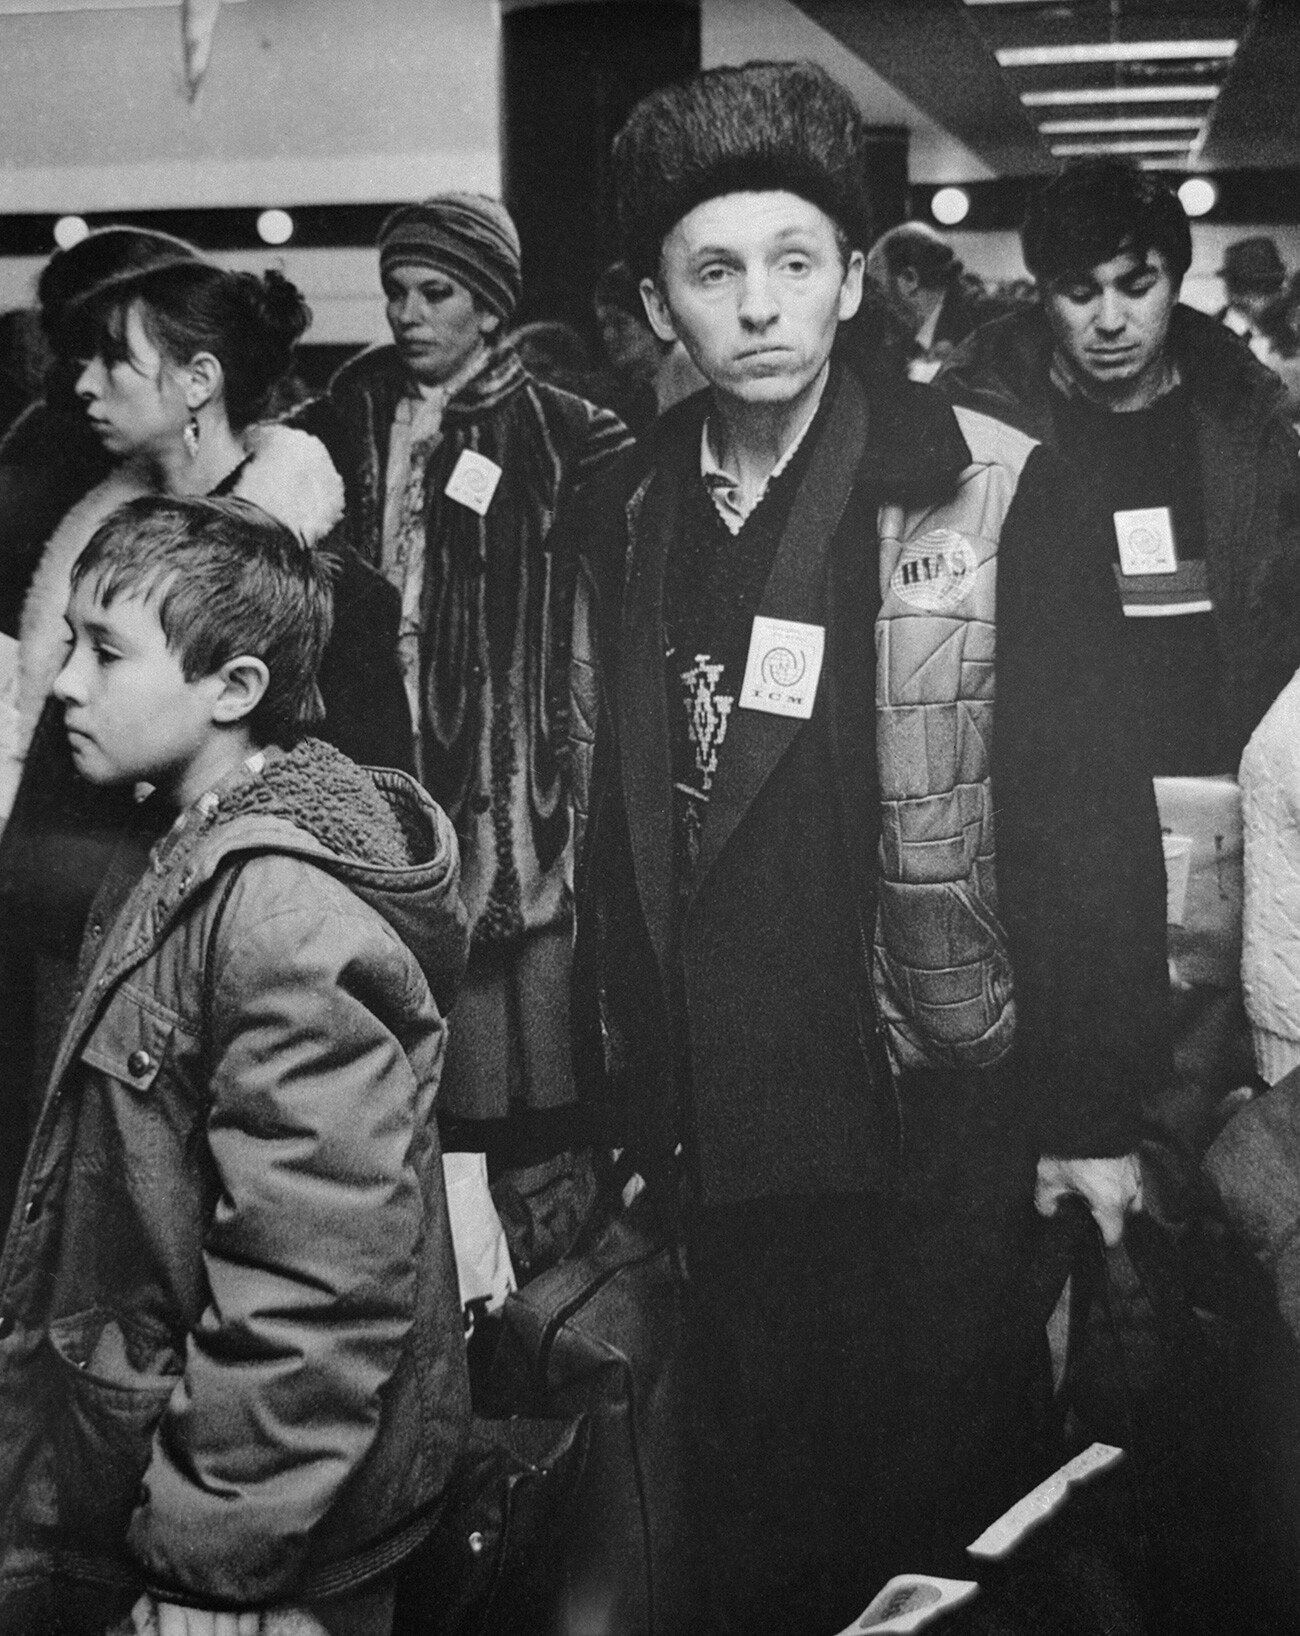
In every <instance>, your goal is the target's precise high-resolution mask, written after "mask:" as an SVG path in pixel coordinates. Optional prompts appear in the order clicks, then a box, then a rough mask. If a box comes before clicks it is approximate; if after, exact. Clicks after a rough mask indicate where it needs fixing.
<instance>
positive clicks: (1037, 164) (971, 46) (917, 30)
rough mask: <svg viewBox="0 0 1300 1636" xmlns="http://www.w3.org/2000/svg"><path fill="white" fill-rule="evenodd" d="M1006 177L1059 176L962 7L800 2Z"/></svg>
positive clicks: (906, 0) (916, 1)
mask: <svg viewBox="0 0 1300 1636" xmlns="http://www.w3.org/2000/svg"><path fill="white" fill-rule="evenodd" d="M794 3H795V4H796V5H797V6H798V8H799V10H800V11H802V12H804V13H805V14H806V15H807V16H809V17H811V18H812V20H813V21H814V22H815V23H818V24H820V26H821V27H822V28H824V29H825V30H826V32H827V33H828V34H832V35H834V36H835V38H836V39H837V40H839V41H840V43H841V44H842V45H844V46H847V48H848V49H849V50H850V51H852V52H853V53H854V54H855V55H856V56H858V57H860V58H861V59H862V61H863V62H865V63H866V64H867V65H868V66H869V67H871V68H873V69H874V70H875V72H876V73H877V74H879V75H880V76H881V78H882V79H886V80H888V81H889V82H890V84H891V85H893V86H894V87H895V89H897V90H898V91H900V92H901V93H902V94H903V95H904V96H905V97H907V98H908V100H909V101H911V102H913V103H915V104H916V106H917V107H918V108H920V109H921V110H922V112H923V113H925V114H927V115H928V116H929V117H930V118H931V119H933V120H934V121H935V123H936V124H938V125H942V126H943V128H944V129H945V130H946V131H950V132H951V133H952V135H953V136H955V137H956V138H957V139H958V141H960V142H962V143H964V144H965V146H966V147H968V148H970V149H971V150H972V152H974V153H976V154H977V155H978V156H979V157H980V158H981V159H983V160H984V162H985V163H986V164H987V165H989V166H990V167H991V168H992V169H993V170H994V171H995V172H996V173H997V174H998V175H1001V176H1026V175H1041V174H1044V173H1047V172H1050V171H1052V170H1054V169H1055V166H1054V164H1053V161H1052V157H1051V155H1050V154H1049V152H1048V151H1047V147H1046V144H1045V143H1044V142H1043V141H1042V140H1041V139H1040V137H1039V135H1038V132H1037V129H1036V127H1035V126H1034V124H1033V122H1032V120H1030V118H1029V116H1028V115H1027V114H1026V113H1025V110H1024V108H1023V107H1022V106H1021V103H1020V99H1019V97H1017V96H1016V94H1015V92H1014V91H1013V90H1012V89H1011V87H1010V85H1009V84H1008V82H1007V79H1006V77H1005V76H1004V75H1003V73H1002V70H1001V69H1000V68H999V67H998V64H997V61H996V59H995V58H994V56H993V53H992V52H991V51H990V50H989V48H988V46H987V45H986V44H985V43H984V38H983V36H982V35H981V34H980V32H979V30H978V29H977V28H976V27H975V25H974V23H973V22H972V21H971V19H970V18H969V16H968V15H967V12H966V7H965V6H964V5H962V4H961V0H870V3H869V4H866V5H864V4H863V3H862V0H794Z"/></svg>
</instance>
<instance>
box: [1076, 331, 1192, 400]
mask: <svg viewBox="0 0 1300 1636" xmlns="http://www.w3.org/2000/svg"><path fill="white" fill-rule="evenodd" d="M1048 375H1049V378H1050V380H1051V382H1052V385H1053V387H1054V388H1055V389H1056V390H1057V391H1058V392H1059V393H1060V394H1061V396H1062V397H1063V398H1069V399H1071V400H1075V399H1078V400H1079V401H1081V402H1084V403H1091V404H1092V405H1093V406H1094V407H1095V408H1097V409H1105V408H1106V407H1107V405H1106V404H1104V403H1098V401H1097V399H1096V398H1094V397H1093V396H1092V395H1091V394H1090V393H1088V392H1085V391H1084V389H1083V387H1082V386H1080V384H1079V381H1078V378H1077V377H1076V375H1075V374H1074V372H1073V370H1072V369H1071V368H1070V366H1069V364H1068V363H1067V362H1066V360H1065V357H1064V355H1063V354H1062V352H1061V349H1060V347H1053V348H1052V361H1051V364H1050V365H1049V366H1048ZM1182 384H1183V377H1182V376H1181V375H1180V374H1179V372H1178V365H1177V363H1175V361H1174V359H1173V358H1172V357H1171V356H1170V355H1169V354H1168V353H1167V352H1166V354H1165V360H1164V372H1163V374H1162V375H1161V377H1160V381H1159V383H1158V384H1157V386H1156V389H1155V392H1154V393H1153V394H1152V397H1151V400H1150V402H1149V403H1145V404H1143V406H1142V407H1143V408H1144V409H1149V408H1151V406H1152V404H1156V403H1159V401H1160V399H1161V398H1167V397H1168V396H1169V394H1170V393H1171V392H1172V391H1173V390H1174V389H1175V388H1176V387H1179V386H1181V385H1182ZM1117 412H1118V413H1122V412H1123V411H1117Z"/></svg>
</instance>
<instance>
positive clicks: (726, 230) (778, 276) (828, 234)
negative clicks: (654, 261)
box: [641, 192, 862, 407]
mask: <svg viewBox="0 0 1300 1636" xmlns="http://www.w3.org/2000/svg"><path fill="white" fill-rule="evenodd" d="M641 290H642V295H643V296H644V298H645V303H646V311H647V313H648V314H649V317H650V322H651V324H652V325H653V327H654V330H655V333H656V334H657V335H658V336H659V337H660V338H661V339H662V340H665V341H672V340H680V341H681V342H682V343H683V344H684V346H685V347H686V350H687V352H688V353H690V355H691V358H692V359H693V361H694V362H695V364H696V366H697V367H698V368H699V370H700V372H701V374H703V375H704V377H705V379H706V380H707V381H708V382H709V384H710V385H711V386H712V387H713V389H714V390H715V392H718V393H720V394H721V395H722V396H724V397H729V398H731V399H732V400H733V401H736V402H739V403H743V404H746V405H749V406H755V407H757V406H759V405H769V404H770V405H779V404H784V403H790V402H792V401H793V400H794V399H796V398H798V397H799V395H800V394H801V393H802V392H804V391H805V390H806V389H807V388H808V387H809V386H811V384H812V383H813V382H814V381H815V380H816V378H817V376H818V375H819V374H820V373H821V369H822V366H823V364H825V362H826V360H827V358H828V357H829V356H830V350H831V343H832V342H833V341H834V339H835V330H836V327H837V326H838V324H839V323H840V321H841V320H842V319H845V318H851V317H852V316H853V314H854V313H855V312H856V311H857V310H858V303H859V302H860V301H861V299H862V253H861V251H859V250H854V251H853V252H852V253H851V254H850V256H849V258H848V265H847V266H845V264H844V263H843V261H842V260H841V258H840V249H839V245H838V243H837V241H836V236H835V228H834V225H833V223H832V222H831V219H830V217H829V216H827V215H826V213H825V212H824V211H822V210H820V209H819V208H818V207H817V206H816V205H814V204H810V203H809V202H808V200H806V199H801V198H799V197H798V196H797V195H796V194H793V193H783V192H772V193H728V194H724V195H723V196H722V197H720V198H717V199H708V200H706V201H705V202H704V203H703V204H701V205H697V206H696V207H695V209H694V210H692V211H691V212H690V214H689V215H686V216H683V217H682V219H681V221H679V222H678V223H677V225H676V227H674V228H673V230H672V232H671V233H669V234H668V236H667V237H666V238H665V239H664V243H663V254H662V259H661V262H660V270H659V278H658V280H657V281H653V282H652V281H651V280H649V279H647V280H646V281H645V282H644V283H643V284H642V286H641Z"/></svg>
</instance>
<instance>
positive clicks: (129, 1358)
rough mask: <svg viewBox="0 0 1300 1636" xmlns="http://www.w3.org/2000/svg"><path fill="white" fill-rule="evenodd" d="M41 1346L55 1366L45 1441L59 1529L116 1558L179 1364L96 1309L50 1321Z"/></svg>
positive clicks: (162, 1348)
mask: <svg viewBox="0 0 1300 1636" xmlns="http://www.w3.org/2000/svg"><path fill="white" fill-rule="evenodd" d="M49 1342H50V1346H51V1349H52V1350H53V1352H54V1356H55V1359H56V1360H57V1363H58V1365H59V1367H58V1369H57V1371H56V1383H55V1390H54V1402H53V1403H52V1405H51V1409H52V1419H51V1438H50V1441H51V1447H52V1451H53V1458H54V1476H55V1487H56V1491H57V1495H58V1510H59V1522H60V1526H61V1527H62V1528H65V1529H66V1530H67V1531H68V1533H70V1534H71V1535H73V1536H74V1537H75V1538H76V1540H77V1542H78V1543H79V1544H80V1545H81V1546H82V1547H83V1548H87V1549H95V1550H99V1551H111V1552H114V1553H117V1552H120V1551H121V1550H122V1547H123V1542H124V1540H125V1538H126V1529H127V1524H128V1522H129V1521H130V1519H131V1513H132V1512H133V1511H134V1510H135V1508H136V1506H137V1505H138V1504H139V1503H140V1497H141V1496H140V1485H141V1482H142V1480H143V1478H144V1474H145V1470H146V1468H147V1467H148V1464H149V1456H150V1452H151V1449H152V1447H153V1435H154V1431H155V1429H156V1427H157V1425H158V1422H159V1420H160V1419H161V1418H162V1414H163V1410H164V1409H165V1408H166V1407H167V1402H168V1400H169V1398H170V1397H171V1395H172V1392H173V1391H174V1389H175V1387H176V1384H177V1381H178V1380H179V1378H180V1369H181V1360H180V1358H179V1357H178V1356H177V1354H176V1353H175V1351H174V1350H173V1349H172V1348H171V1347H170V1346H169V1345H167V1344H166V1343H165V1342H164V1343H161V1344H160V1343H158V1342H157V1341H156V1340H154V1339H153V1338H151V1337H149V1336H148V1335H146V1334H144V1333H142V1332H140V1331H138V1330H135V1329H127V1328H124V1327H123V1325H122V1324H121V1323H119V1322H118V1320H117V1319H116V1318H114V1317H113V1316H111V1315H110V1314H108V1313H106V1312H104V1311H102V1310H99V1309H95V1310H92V1311H89V1312H82V1313H77V1314H75V1315H74V1316H72V1317H67V1318H60V1319H57V1320H56V1321H55V1322H54V1323H52V1324H51V1325H50V1329H49Z"/></svg>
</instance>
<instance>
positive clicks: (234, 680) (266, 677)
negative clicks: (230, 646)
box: [212, 653, 271, 727]
mask: <svg viewBox="0 0 1300 1636" xmlns="http://www.w3.org/2000/svg"><path fill="white" fill-rule="evenodd" d="M214 680H215V681H216V682H217V683H218V684H219V686H218V688H217V693H216V697H215V698H214V699H213V701H212V719H213V721H214V722H216V723H217V724H218V725H219V726H222V727H233V726H235V725H237V724H238V723H239V722H241V721H246V720H247V719H248V717H249V716H250V715H251V714H252V713H253V711H254V710H256V709H257V707H258V705H259V704H261V702H262V700H263V698H265V696H266V690H267V688H268V687H269V686H270V685H271V672H270V671H269V670H268V669H267V668H266V664H265V661H264V660H261V659H255V658H253V656H252V654H250V653H240V654H237V655H236V656H235V658H233V659H227V660H226V662H225V664H224V665H222V667H221V669H220V670H219V671H217V673H216V676H215V678H214Z"/></svg>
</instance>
